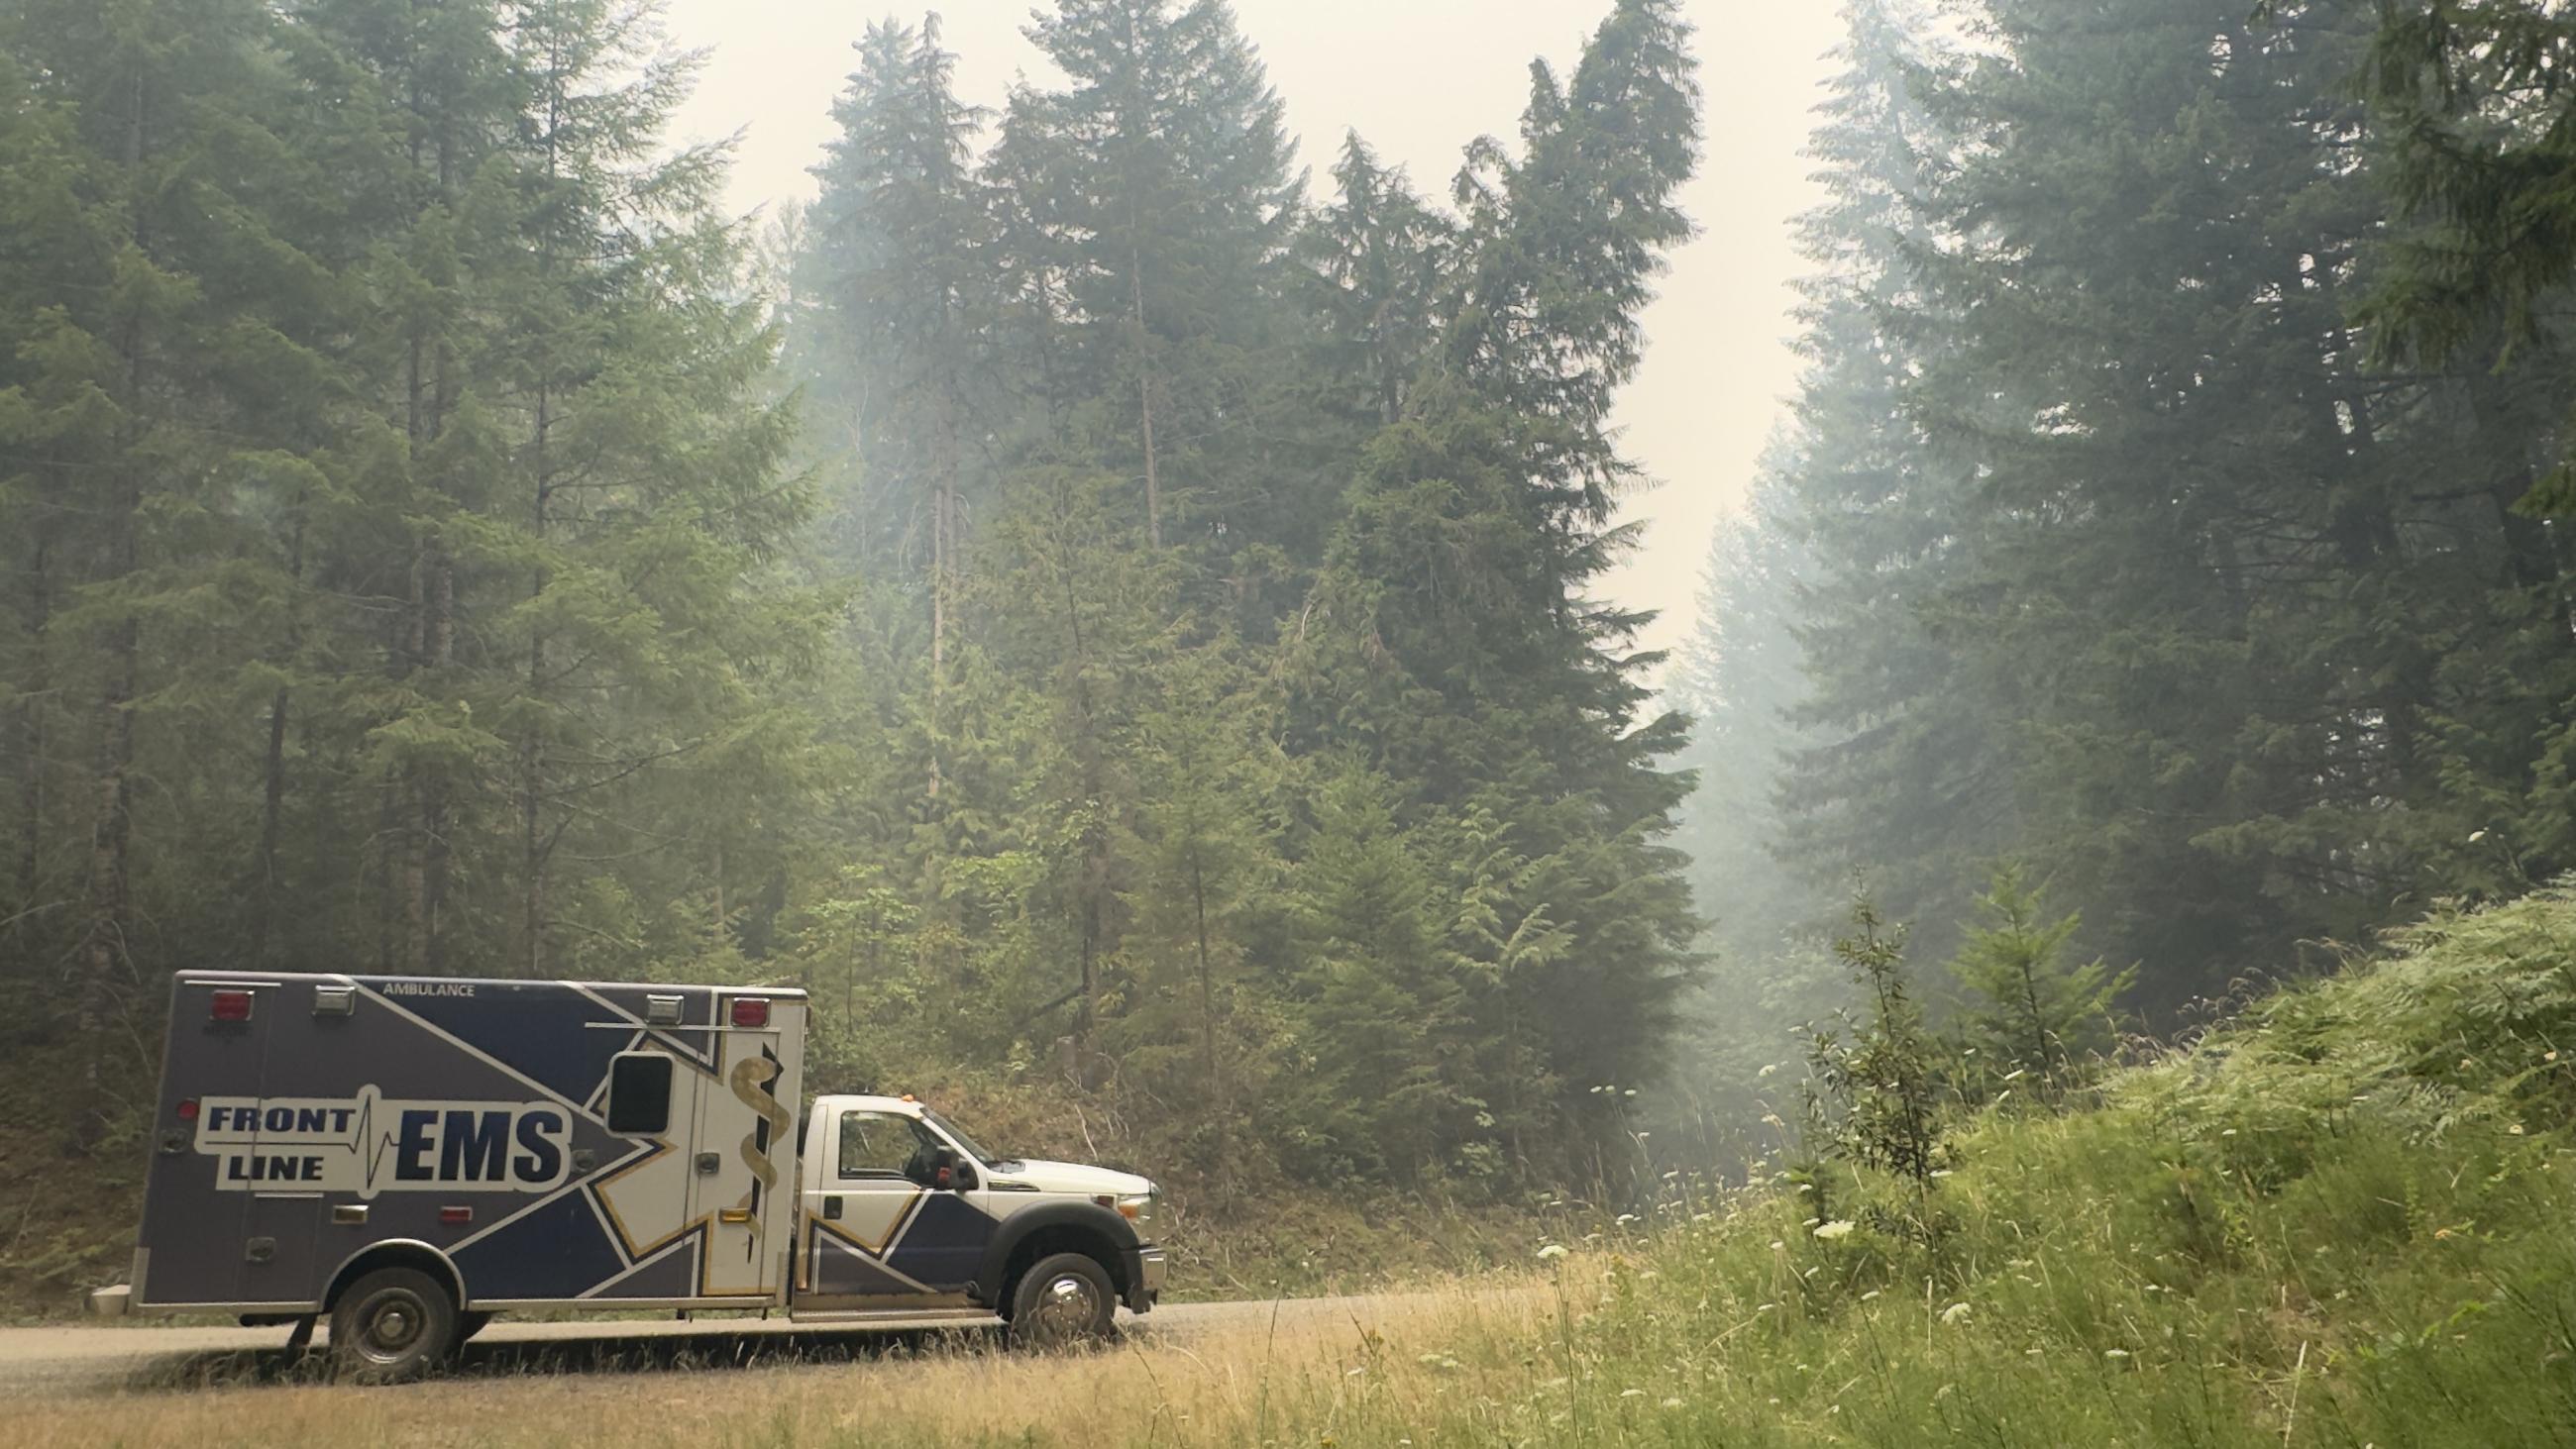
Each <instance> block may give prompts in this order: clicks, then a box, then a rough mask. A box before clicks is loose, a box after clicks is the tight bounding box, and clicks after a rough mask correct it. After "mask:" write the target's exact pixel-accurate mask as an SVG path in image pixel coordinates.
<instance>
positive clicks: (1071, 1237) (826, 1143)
mask: <svg viewBox="0 0 2576 1449" xmlns="http://www.w3.org/2000/svg"><path fill="white" fill-rule="evenodd" d="M798 1174H799V1181H798V1193H797V1209H798V1211H797V1232H796V1240H795V1241H796V1262H795V1269H794V1282H793V1284H792V1291H791V1300H790V1301H791V1303H792V1306H793V1309H794V1313H795V1316H796V1318H797V1319H798V1320H799V1321H804V1320H807V1319H828V1318H830V1317H833V1316H840V1315H848V1316H852V1317H860V1316H869V1315H877V1314H888V1315H893V1314H900V1315H904V1316H918V1315H919V1314H921V1313H922V1312H923V1311H925V1310H930V1311H939V1310H956V1311H961V1312H969V1313H978V1314H980V1313H997V1314H1000V1315H1001V1316H1002V1317H1003V1318H1004V1319H1005V1320H1006V1321H1008V1322H1009V1323H1010V1324H1011V1325H1012V1328H1013V1331H1014V1333H1015V1334H1017V1335H1020V1336H1023V1337H1027V1338H1030V1339H1034V1340H1047V1339H1060V1338H1065V1337H1073V1336H1081V1335H1083V1334H1088V1333H1096V1332H1100V1331H1103V1330H1105V1329H1106V1328H1107V1327H1108V1325H1109V1322H1110V1319H1111V1316H1112V1315H1113V1314H1114V1312H1115V1311H1116V1308H1117V1305H1118V1304H1120V1303H1124V1304H1126V1305H1127V1307H1128V1309H1129V1310H1130V1311H1132V1312H1137V1313H1144V1312H1148V1311H1150V1310H1151V1309H1152V1308H1153V1306H1154V1303H1155V1300H1156V1299H1157V1298H1158V1297H1159V1296H1160V1294H1161V1292H1162V1288H1163V1277H1164V1256H1163V1250H1162V1248H1161V1247H1160V1246H1159V1245H1158V1244H1157V1243H1156V1241H1155V1238H1154V1230H1155V1219H1156V1217H1157V1215H1158V1209H1159V1208H1160V1206H1161V1194H1160V1193H1159V1192H1158V1191H1157V1190H1156V1189H1155V1186H1154V1184H1153V1183H1152V1182H1151V1181H1149V1180H1148V1179H1146V1178H1143V1177H1139V1176H1137V1175H1136V1174H1134V1173H1129V1172H1117V1171H1112V1170H1110V1169H1108V1168H1102V1167H1089V1166H1084V1165H1082V1164H1079V1163H1070V1162H1052V1161H1047V1160H1044V1159H1036V1158H1028V1157H1022V1156H1018V1155H1015V1154H1013V1153H1011V1152H1010V1151H1009V1150H1008V1149H997V1148H994V1147H989V1146H987V1145H986V1144H984V1143H982V1142H979V1141H977V1140H976V1139H975V1138H974V1137H972V1136H970V1135H968V1133H967V1132H966V1131H965V1129H963V1128H961V1127H959V1126H958V1125H957V1124H956V1123H954V1122H951V1121H949V1120H948V1119H946V1118H944V1117H942V1116H940V1115H939V1114H938V1113H937V1112H935V1111H932V1110H931V1109H930V1108H928V1107H925V1106H924V1105H922V1104H921V1103H920V1102H918V1101H916V1100H914V1099H912V1098H911V1097H884V1096H823V1097H818V1098H816V1099H815V1100H814V1104H813V1107H812V1109H811V1111H810V1112H809V1113H808V1114H807V1119H806V1123H805V1138H804V1144H803V1151H802V1152H801V1153H800V1155H799V1163H798Z"/></svg>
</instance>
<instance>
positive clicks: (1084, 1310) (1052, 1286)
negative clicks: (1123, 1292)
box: [1011, 1253, 1118, 1349]
mask: <svg viewBox="0 0 2576 1449" xmlns="http://www.w3.org/2000/svg"><path fill="white" fill-rule="evenodd" d="M1117 1314H1118V1295H1117V1290H1116V1289H1114V1288H1113V1287H1112V1286H1111V1285H1110V1282H1109V1270H1108V1269H1106V1268H1103V1267H1101V1266H1100V1261H1099V1260H1098V1259H1096V1258H1092V1257H1088V1256H1086V1255H1084V1254H1081V1253H1058V1254H1056V1255H1055V1256H1054V1257H1051V1258H1042V1259H1040V1260H1038V1262H1036V1263H1035V1264H1033V1265H1031V1267H1030V1268H1029V1271H1027V1272H1026V1273H1023V1274H1021V1275H1020V1281H1019V1283H1018V1285H1017V1286H1016V1287H1014V1288H1013V1289H1012V1290H1011V1342H1012V1343H1013V1344H1016V1345H1018V1346H1020V1347H1023V1348H1036V1349H1049V1348H1066V1347H1070V1346H1072V1345H1075V1344H1081V1343H1096V1342H1099V1341H1101V1340H1103V1339H1106V1338H1108V1337H1109V1335H1110V1331H1111V1326H1112V1324H1113V1323H1114V1321H1115V1320H1116V1318H1117Z"/></svg>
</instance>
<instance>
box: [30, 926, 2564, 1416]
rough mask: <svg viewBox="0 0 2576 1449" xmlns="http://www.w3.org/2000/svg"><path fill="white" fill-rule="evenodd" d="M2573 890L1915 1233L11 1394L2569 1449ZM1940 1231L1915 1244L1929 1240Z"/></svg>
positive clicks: (214, 1406) (2131, 1083)
mask: <svg viewBox="0 0 2576 1449" xmlns="http://www.w3.org/2000/svg"><path fill="white" fill-rule="evenodd" d="M2571 1121H2576V896H2571V893H2570V892H2569V891H2568V890H2565V889H2560V890H2553V891H2550V892H2546V893H2543V894H2540V895H2537V896H2534V897H2531V898H2528V899H2526V900H2523V901H2520V902H2517V903H2514V904H2511V905H2508V906H2505V907H2501V908H2498V909H2495V910H2491V911H2485V912H2478V913H2458V912H2446V913H2443V914H2441V915H2438V916H2436V917H2434V918H2433V919H2431V920H2429V921H2428V922H2426V923H2424V924H2423V925H2421V926H2418V927H2416V928H2414V929H2413V930H2411V931H2409V932H2406V933H2403V934H2402V935H2401V936H2399V937H2398V938H2397V939H2396V940H2395V942H2394V943H2393V946H2392V950H2391V952H2390V953H2389V954H2388V955H2387V956H2385V957H2384V958H2382V959H2380V960H2377V961H2374V962H2371V963H2367V964H2360V965H2356V966H2355V967H2353V968H2352V970H2350V971H2349V972H2347V973H2346V974H2345V975H2343V976H2340V977H2337V978H2335V979H2333V980H2330V981H2327V982H2324V983H2320V984H2317V985H2314V986H2308V987H2302V988H2297V989H2294V990H2291V991H2287V992H2284V993H2280V994H2277V995H2275V996H2273V997H2271V998H2268V999H2267V1000H2265V1001H2263V1002H2260V1003H2258V1004H2256V1005H2255V1006H2254V1007H2253V1008H2251V1009H2250V1010H2249V1011H2248V1012H2247V1013H2246V1014H2245V1016H2244V1017H2243V1018H2242V1019H2240V1020H2239V1021H2238V1022H2236V1023H2234V1024H2233V1025H2231V1026H2230V1027H2228V1028H2227V1029H2226V1030H2224V1031H2223V1032H2220V1033H2218V1034H2216V1035H2214V1036H2212V1037H2210V1038H2209V1039H2207V1040H2205V1041H2202V1042H2201V1043H2199V1044H2197V1045H2196V1046H2194V1047H2192V1048H2190V1049H2188V1050H2184V1051H2178V1052H2174V1053H2171V1054H2168V1055H2165V1056H2163V1057H2161V1058H2160V1059H2158V1060H2155V1061H2153V1062H2150V1063H2148V1064H2145V1065H2142V1066H2139V1067H2135V1068H2132V1069H2129V1070H2127V1071H2124V1072H2121V1073H2118V1074H2116V1075H2115V1076H2113V1077H2112V1078H2111V1079H2109V1080H2108V1081H2107V1082H2106V1083H2105V1084H2104V1085H2103V1086H2101V1087H2100V1088H2099V1089H2098V1090H2097V1091H2096V1092H2094V1093H2093V1094H2092V1095H2091V1097H2090V1099H2089V1100H2088V1101H2086V1102H2085V1103H2083V1104H2082V1105H2081V1106H2080V1107H2078V1108H2075V1109H2071V1110H2068V1111H2065V1112H2063V1113H2060V1112H2052V1111H2048V1110H2045V1109H2042V1108H2037V1107H2029V1106H2025V1105H2024V1104H2021V1103H2018V1102H2012V1101H2007V1102H2006V1103H2004V1104H2002V1105H2001V1106H1999V1107H1997V1108H1993V1109H1989V1110H1987V1111H1985V1112H1983V1113H1980V1114H1978V1115H1977V1116H1975V1117H1974V1118H1972V1119H1970V1120H1967V1121H1965V1122H1962V1123H1960V1124H1958V1130H1957V1136H1956V1139H1955V1141H1956V1151H1955V1153H1954V1162H1955V1167H1954V1168H1953V1170H1951V1171H1950V1172H1949V1173H1948V1174H1947V1175H1945V1176H1943V1177H1941V1178H1939V1179H1937V1180H1936V1181H1935V1182H1934V1183H1933V1184H1932V1191H1931V1194H1930V1200H1929V1202H1928V1204H1926V1203H1923V1202H1918V1201H1915V1200H1913V1199H1911V1198H1910V1197H1908V1196H1907V1195H1906V1193H1905V1191H1904V1190H1903V1189H1901V1188H1900V1186H1899V1185H1898V1184H1896V1183H1893V1182H1889V1181H1881V1180H1875V1179H1870V1178H1865V1177H1856V1176H1854V1175H1852V1174H1849V1173H1843V1172H1837V1173H1830V1174H1827V1175H1825V1176H1824V1177H1823V1178H1822V1179H1821V1180H1820V1181H1818V1182H1816V1183H1813V1184H1805V1185H1802V1184H1801V1183H1800V1182H1797V1181H1792V1180H1791V1176H1790V1174H1789V1173H1787V1172H1786V1171H1785V1170H1784V1171H1781V1172H1780V1173H1779V1174H1778V1175H1777V1177H1776V1178H1775V1179H1774V1180H1772V1181H1769V1182H1765V1183H1759V1184H1756V1185H1755V1186H1753V1187H1750V1188H1737V1189H1728V1190H1722V1191H1720V1190H1710V1189H1704V1188H1702V1187H1700V1186H1698V1185H1696V1184H1693V1183H1691V1182H1690V1181H1688V1180H1683V1181H1680V1182H1677V1183H1675V1184H1674V1185H1673V1187H1672V1191H1671V1195H1670V1197H1669V1198H1668V1200H1666V1201H1665V1202H1662V1203H1659V1204H1655V1205H1652V1206H1651V1207H1650V1208H1648V1209H1647V1210H1644V1211H1642V1212H1640V1213H1638V1214H1637V1215H1635V1216H1634V1217H1630V1218H1626V1219H1623V1220H1620V1221H1615V1222H1610V1223H1589V1222H1584V1223H1577V1222H1572V1221H1567V1222H1563V1223H1561V1224H1560V1227H1559V1235H1560V1240H1561V1241H1562V1242H1563V1243H1564V1245H1565V1246H1567V1247H1568V1248H1569V1249H1571V1251H1570V1252H1568V1253H1567V1254H1565V1255H1563V1256H1559V1255H1557V1254H1555V1253H1549V1254H1548V1255H1546V1256H1545V1257H1544V1258H1541V1259H1539V1260H1537V1261H1535V1262H1533V1263H1532V1265H1531V1267H1529V1268H1527V1269H1522V1270H1518V1271H1516V1272H1511V1273H1505V1274H1499V1275H1493V1276H1490V1277H1487V1278H1484V1279H1478V1280H1470V1281H1469V1282H1468V1283H1465V1284H1462V1285H1461V1286H1459V1287H1456V1288H1453V1289H1450V1290H1448V1291H1446V1292H1443V1293H1439V1294H1434V1295H1428V1296H1426V1297H1423V1298H1417V1299H1404V1300H1390V1301H1389V1302H1388V1305H1387V1306H1385V1307H1384V1308H1383V1309H1382V1310H1380V1309H1378V1308H1377V1307H1375V1306H1372V1308H1371V1310H1370V1311H1369V1312H1368V1313H1366V1314H1364V1315H1363V1316H1361V1317H1358V1318H1353V1319H1350V1320H1348V1321H1344V1320H1342V1319H1339V1318H1336V1317H1334V1316H1332V1315H1331V1314H1330V1313H1324V1312H1319V1311H1318V1310H1317V1309H1316V1308H1309V1309H1308V1310H1306V1311H1304V1312H1302V1313H1300V1314H1298V1315H1296V1316H1294V1317H1286V1316H1283V1317H1281V1318H1280V1319H1278V1320H1276V1323H1277V1325H1278V1326H1276V1327H1275V1328H1272V1327H1267V1326H1265V1324H1264V1322H1263V1320H1262V1316H1261V1314H1262V1310H1260V1309H1257V1308H1250V1307H1246V1308H1242V1309H1237V1310H1233V1312H1234V1313H1235V1314H1236V1315H1237V1317H1236V1318H1234V1319H1232V1320H1230V1322H1232V1323H1233V1325H1234V1326H1231V1327H1229V1328H1226V1329H1224V1330H1222V1331H1217V1332H1212V1333H1208V1334H1202V1335H1194V1336H1190V1337H1187V1338H1183V1337H1180V1336H1175V1335H1160V1334H1151V1333H1148V1334H1138V1335H1135V1336H1132V1337H1131V1339H1130V1340H1129V1341H1128V1343H1127V1344H1126V1345H1124V1346H1122V1347H1120V1348H1118V1349H1115V1350H1111V1351H1107V1352H1103V1353H1098V1354H1092V1355H1084V1356H1073V1357H1062V1358H1023V1357H1016V1356H1013V1355H1009V1354H1005V1353H999V1352H995V1351H991V1350H989V1349H983V1348H974V1349H965V1350H941V1351H937V1352H933V1353H930V1354H927V1355H925V1356H923V1357H921V1358H920V1359H919V1360H918V1361H916V1360H914V1359H911V1358H909V1357H904V1356H896V1357H893V1358H888V1359H880V1360H877V1361H874V1362H866V1363H862V1364H860V1365H858V1366H857V1367H855V1368H854V1367H850V1366H847V1365H846V1364H843V1365H835V1366H829V1367H825V1366H810V1367H782V1368H776V1369H752V1370H744V1371H739V1372H727V1373H703V1374H702V1373H687V1372H665V1373H658V1374H607V1373H593V1374H572V1375H554V1376H545V1375H536V1374H530V1375H526V1376H514V1377H507V1378H486V1379H479V1380H477V1379H463V1380H454V1381H449V1382H446V1383H440V1384H432V1385H425V1386H420V1387H416V1388H412V1389H403V1390H393V1391H378V1392H366V1391H352V1390H341V1389H333V1388H327V1387H272V1388H220V1389H211V1390H208V1391H206V1392H203V1393H195V1394H129V1395H119V1396H113V1397H108V1398H101V1399H95V1400H89V1401H80V1400H72V1399H62V1398H51V1399H47V1398H38V1399H30V1400H22V1401H20V1402H19V1403H18V1404H17V1405H15V1406H14V1408H15V1410H16V1412H15V1417H16V1419H17V1420H18V1425H19V1428H20V1431H21V1433H22V1434H25V1435H27V1436H28V1437H30V1438H31V1439H32V1440H33V1441H34V1442H39V1443H49V1444H50V1443H62V1444H85V1443H190V1444H208V1445H211V1444H228V1443H252V1442H258V1443H293V1442H304V1441H308V1440H311V1441H321V1440H326V1439H327V1440H331V1441H335V1442H342V1441H349V1440H357V1441H360V1442H428V1443H452V1444H477V1445H480V1444H492V1445H518V1444H555V1443H571V1442H593V1441H606V1440H611V1439H615V1440H625V1441H631V1442H635V1443H640V1444H648V1445H649V1444H662V1443H679V1442H689V1443H697V1444H714V1445H727V1446H731V1445H742V1446H771V1445H777V1446H785V1445H807V1444H828V1445H852V1446H860V1445H879V1444H885V1445H892V1444H927V1445H990V1446H1001V1445H1050V1446H1058V1445H1060V1446H1066V1449H1094V1446H1098V1449H1107V1446H1113V1445H1117V1446H1126V1445H1173V1446H1209V1449H1219V1446H1238V1445H1240V1446H1274V1445H1275V1446H1309V1445H1311V1446H1318V1449H1338V1446H1344V1445H1383V1446H1402V1449H1412V1446H1420V1449H1432V1446H1468V1445H1478V1446H1483V1445H1532V1444H1576V1445H1583V1444H1595V1443H1598V1444H1650V1445H1711V1446H1737V1445H1741V1446H1774V1445H1777V1446H1789V1445H1810V1444H1847V1445H1872V1446H1891V1449H1893V1446H1913V1445H1932V1444H1969V1445H1994V1446H2022V1445H2029V1446H2042V1445H2046V1446H2060V1445H2080V1446H2086V1449H2095V1446H2106V1449H2107V1446H2142V1449H2143V1446H2171V1445H2189V1446H2209V1449H2239V1446H2241V1449H2258V1446H2287V1449H2301V1446H2332V1449H2364V1446H2376V1449H2396V1446H2401V1445H2424V1446H2454V1445H2457V1446H2525V1445H2571V1444H2576V1142H2571V1135H2570V1130H2569V1127H2570V1123H2571ZM1927 1209H1928V1216H1929V1217H1930V1219H1931V1220H1932V1221H1934V1222H1936V1223H1938V1224H1940V1225H1941V1226H1940V1228H1939V1230H1938V1231H1936V1232H1933V1233H1930V1234H1922V1233H1917V1232H1911V1231H1905V1230H1902V1229H1901V1227H1900V1225H1901V1224H1903V1223H1904V1222H1906V1221H1907V1220H1908V1219H1918V1220H1919V1219H1921V1218H1923V1217H1925V1216H1926V1215H1927Z"/></svg>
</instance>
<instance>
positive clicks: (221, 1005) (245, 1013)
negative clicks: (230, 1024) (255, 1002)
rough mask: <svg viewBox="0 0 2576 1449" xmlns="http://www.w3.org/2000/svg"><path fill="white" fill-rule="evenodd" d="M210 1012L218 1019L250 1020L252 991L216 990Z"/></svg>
mask: <svg viewBox="0 0 2576 1449" xmlns="http://www.w3.org/2000/svg"><path fill="white" fill-rule="evenodd" d="M210 1014H211V1016H212V1018H213V1019H214V1020H216V1021H248V1020H250V993H249V992H247V991H218V992H216V993H215V995H214V1001H213V1004H212V1007H211V1008H210Z"/></svg>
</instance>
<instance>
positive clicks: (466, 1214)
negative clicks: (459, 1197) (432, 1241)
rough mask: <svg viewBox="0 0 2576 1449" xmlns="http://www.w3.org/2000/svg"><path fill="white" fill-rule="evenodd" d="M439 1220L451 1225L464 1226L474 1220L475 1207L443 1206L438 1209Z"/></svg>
mask: <svg viewBox="0 0 2576 1449" xmlns="http://www.w3.org/2000/svg"><path fill="white" fill-rule="evenodd" d="M438 1220H439V1221H440V1222H442V1223H445V1224H446V1225H448V1226H449V1227H462V1226H463V1225H465V1224H466V1223H470V1222H472V1221H474V1209H472V1208H470V1207H443V1208H440V1209H439V1210H438Z"/></svg>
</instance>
